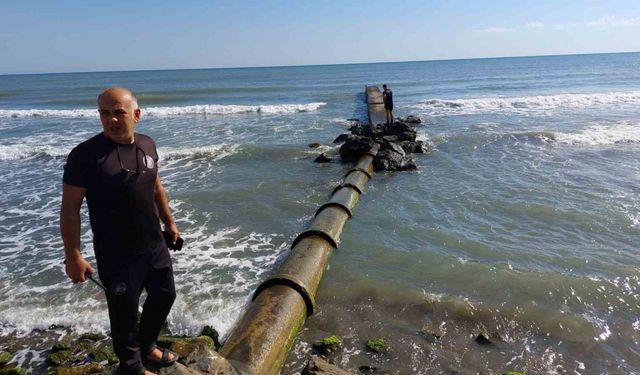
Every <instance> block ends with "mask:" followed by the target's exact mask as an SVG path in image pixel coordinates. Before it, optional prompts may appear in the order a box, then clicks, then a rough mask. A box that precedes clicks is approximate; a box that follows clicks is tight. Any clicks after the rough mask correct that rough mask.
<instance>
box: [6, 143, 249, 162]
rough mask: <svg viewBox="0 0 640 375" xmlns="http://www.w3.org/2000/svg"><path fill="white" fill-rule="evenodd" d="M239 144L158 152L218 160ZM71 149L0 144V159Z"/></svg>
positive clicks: (48, 154) (63, 153)
mask: <svg viewBox="0 0 640 375" xmlns="http://www.w3.org/2000/svg"><path fill="white" fill-rule="evenodd" d="M239 147H240V145H237V144H215V145H204V146H198V147H185V148H180V147H160V148H158V154H159V156H160V159H164V160H176V159H184V158H189V157H207V158H213V160H220V159H222V158H224V157H227V156H229V155H233V154H234V153H236V152H237V150H238V148H239ZM70 151H71V147H70V146H53V145H46V144H39V145H34V144H31V143H29V144H27V143H21V144H12V145H0V161H6V160H19V159H29V158H33V157H39V156H46V157H52V158H56V157H66V156H67V155H68V154H69V152H70Z"/></svg>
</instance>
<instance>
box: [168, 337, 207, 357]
mask: <svg viewBox="0 0 640 375" xmlns="http://www.w3.org/2000/svg"><path fill="white" fill-rule="evenodd" d="M202 346H204V347H207V348H213V339H212V338H211V337H209V336H198V337H195V338H184V339H180V340H176V341H174V342H173V343H172V344H171V346H170V349H171V350H173V351H174V352H176V353H177V354H178V355H179V356H180V358H182V359H184V360H185V361H187V359H188V358H189V355H190V354H191V353H193V352H196V351H197V349H198V348H200V347H202ZM186 363H188V362H186Z"/></svg>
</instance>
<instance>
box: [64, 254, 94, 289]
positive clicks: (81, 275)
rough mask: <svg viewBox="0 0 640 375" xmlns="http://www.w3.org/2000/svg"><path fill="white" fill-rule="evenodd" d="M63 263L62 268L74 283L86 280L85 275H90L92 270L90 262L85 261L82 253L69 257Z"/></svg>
mask: <svg viewBox="0 0 640 375" xmlns="http://www.w3.org/2000/svg"><path fill="white" fill-rule="evenodd" d="M64 263H65V269H64V270H65V272H66V273H67V276H69V278H70V279H71V281H73V283H74V284H76V283H83V282H85V281H87V278H86V276H85V275H90V274H92V273H93V272H94V270H93V267H91V263H89V262H87V260H86V259H84V257H83V256H82V255H77V256H72V257H69V258H67V259H66V260H65V262H64Z"/></svg>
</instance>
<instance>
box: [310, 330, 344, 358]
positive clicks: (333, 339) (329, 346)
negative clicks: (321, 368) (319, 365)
mask: <svg viewBox="0 0 640 375" xmlns="http://www.w3.org/2000/svg"><path fill="white" fill-rule="evenodd" d="M341 345H342V339H341V338H340V336H336V335H333V336H328V337H325V338H324V339H322V341H320V342H318V343H315V344H313V348H314V349H315V350H317V351H318V352H320V353H321V354H323V355H328V354H330V353H333V352H335V351H337V350H338V349H339V348H340V346H341Z"/></svg>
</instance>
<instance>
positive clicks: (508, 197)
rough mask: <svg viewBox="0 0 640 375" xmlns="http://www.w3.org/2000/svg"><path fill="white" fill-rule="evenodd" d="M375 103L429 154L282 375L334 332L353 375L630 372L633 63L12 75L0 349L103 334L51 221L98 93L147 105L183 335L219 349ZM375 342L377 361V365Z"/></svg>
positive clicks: (0, 144) (351, 250)
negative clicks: (173, 223)
mask: <svg viewBox="0 0 640 375" xmlns="http://www.w3.org/2000/svg"><path fill="white" fill-rule="evenodd" d="M383 83H387V84H388V85H389V86H390V88H391V89H392V90H393V92H394V99H395V103H396V108H395V111H394V113H395V115H396V116H406V115H409V114H413V115H417V116H418V117H420V118H421V119H422V124H421V125H419V126H418V127H417V132H418V137H419V139H422V140H424V141H426V142H428V143H429V144H430V145H431V146H433V148H434V151H433V152H431V153H430V154H427V155H417V156H416V163H417V165H418V170H417V171H416V172H380V173H375V174H374V177H373V179H372V180H371V181H370V182H369V184H368V185H367V186H366V189H365V192H364V194H363V195H362V197H361V199H360V202H359V204H358V206H356V208H355V210H354V217H353V219H351V220H350V221H349V222H348V223H347V224H346V226H345V228H344V231H343V233H342V238H341V242H340V245H339V248H338V250H337V251H335V252H334V254H333V257H332V259H331V263H330V268H329V270H328V271H327V273H326V274H325V278H324V280H323V282H322V284H321V288H320V292H319V297H318V304H319V311H318V312H317V313H316V314H315V315H314V316H312V317H311V318H310V319H308V321H307V324H306V326H305V327H306V328H305V329H304V330H303V332H302V333H301V335H300V336H299V338H298V339H297V341H296V343H295V345H294V348H293V349H294V350H293V352H292V354H291V355H290V357H289V359H288V361H287V365H286V366H285V369H284V371H283V373H286V374H295V373H299V372H300V370H301V368H302V366H303V365H304V360H305V359H306V358H307V355H308V354H309V353H310V352H311V351H312V349H311V345H312V344H313V342H314V341H316V340H319V339H321V338H322V337H324V336H328V335H330V334H336V335H339V336H341V337H342V339H343V347H342V349H341V350H340V352H339V353H338V354H337V356H336V357H335V358H333V360H334V361H335V362H336V363H337V364H339V365H341V366H343V367H344V368H347V369H356V368H357V367H359V366H363V365H366V366H372V367H377V368H379V369H383V370H384V369H386V370H388V371H391V372H392V373H395V372H397V373H403V374H408V373H415V374H421V373H425V374H426V373H450V372H452V371H459V372H463V373H476V372H486V373H500V372H501V371H506V370H519V371H526V372H527V373H581V374H595V373H611V374H617V373H635V372H636V371H638V370H637V369H640V344H639V341H640V271H639V269H638V267H639V266H640V257H639V254H638V251H639V250H638V248H639V246H640V189H639V183H640V166H639V164H638V161H639V160H640V54H638V53H629V54H602V55H580V56H554V57H522V58H499V59H475V60H452V61H427V62H402V63H382V64H354V65H331V66H303V67H273V68H242V69H206V70H172V71H137V72H105V73H72V74H36V75H11V76H0V207H1V210H0V335H2V337H9V336H10V335H13V336H16V335H18V336H20V335H23V336H24V335H29V334H33V332H34V330H37V329H47V328H48V327H50V326H51V325H58V326H65V327H71V328H72V329H73V330H75V331H77V332H85V331H103V332H107V331H108V318H107V312H106V304H105V299H104V295H103V294H102V292H101V290H100V289H99V288H97V287H96V286H95V285H92V284H90V283H85V284H82V285H73V284H72V283H71V282H70V281H69V279H68V278H67V277H66V276H65V274H64V269H63V265H62V260H63V251H62V242H61V240H60V236H59V219H58V215H59V209H60V195H61V178H62V167H63V165H64V163H65V158H66V155H67V154H68V152H69V151H70V150H71V149H72V148H73V147H74V146H75V145H77V144H78V143H80V142H82V141H83V140H85V139H88V138H89V137H91V136H93V135H94V134H97V133H98V132H100V130H101V126H100V123H99V118H98V114H97V110H96V108H95V107H96V97H97V95H98V94H99V93H100V92H101V91H102V90H104V89H105V88H106V87H109V86H113V85H119V86H126V87H128V88H130V89H132V90H134V91H135V92H136V93H137V95H138V98H139V102H140V105H141V108H142V120H141V121H140V123H139V124H138V127H137V131H139V132H141V133H145V134H148V135H150V136H151V137H153V138H154V139H155V140H156V142H157V144H158V147H159V154H160V164H159V165H160V175H161V177H162V179H163V182H164V184H165V188H166V189H167V191H168V193H169V196H170V200H171V208H172V209H173V212H174V216H175V218H176V220H177V222H178V226H179V227H180V230H181V231H182V235H183V237H184V239H185V243H186V244H185V248H184V250H183V251H182V252H177V253H174V254H173V259H174V270H175V279H176V287H177V293H178V297H177V300H176V303H175V305H174V307H173V310H172V312H171V314H170V316H169V321H168V326H169V329H170V331H171V332H172V333H173V334H187V335H194V334H198V333H199V331H200V329H201V328H202V327H203V326H204V325H211V326H213V327H215V328H216V329H218V330H219V331H220V333H221V334H222V336H223V337H224V335H226V334H228V333H229V331H230V329H231V328H232V327H233V325H234V322H235V321H236V320H237V319H238V318H239V316H240V315H241V314H242V311H243V310H244V308H245V306H246V304H247V303H248V302H249V300H250V297H251V294H252V292H253V291H254V289H255V288H256V286H257V285H258V284H259V283H260V282H261V280H263V279H265V278H266V277H267V276H268V275H269V273H270V272H271V271H272V270H273V268H274V266H275V265H277V263H278V262H279V261H281V260H282V259H283V258H284V257H285V256H286V254H287V252H288V251H289V250H288V249H289V246H290V244H291V241H292V239H293V238H295V236H296V235H297V234H298V233H299V232H301V231H302V230H304V229H305V228H306V226H307V225H308V224H309V222H310V220H311V219H312V216H313V214H314V212H315V210H316V209H317V208H318V206H319V205H321V204H322V203H324V202H326V201H327V199H328V196H329V194H330V192H331V191H332V190H333V188H334V187H335V186H337V185H338V184H339V183H340V181H341V178H342V176H343V175H344V173H345V172H346V171H347V170H348V169H349V168H350V167H351V166H350V165H349V164H342V163H340V162H339V161H337V160H336V161H334V162H332V163H330V164H316V163H313V159H314V158H315V157H316V156H317V155H318V154H319V153H320V152H330V153H335V152H336V151H337V147H338V146H337V145H334V144H332V141H333V139H334V138H335V137H336V136H337V135H339V134H340V133H344V132H346V131H347V129H348V127H349V125H350V122H349V121H347V119H349V118H358V119H361V120H366V105H365V103H364V87H365V85H369V84H377V85H382V84H383ZM312 142H319V143H321V144H322V146H321V147H320V148H319V149H310V148H309V147H308V146H307V145H308V144H309V143H312ZM82 217H83V225H82V242H83V248H84V253H85V255H86V257H87V258H88V259H89V260H90V261H91V262H92V263H93V264H94V265H95V259H94V256H93V251H92V245H91V230H90V228H89V226H88V217H87V214H86V206H85V207H84V208H83V210H82ZM98 271H99V270H98ZM479 334H482V335H484V336H485V337H487V338H488V339H489V340H491V341H492V344H491V345H486V346H483V345H480V344H478V343H477V342H475V340H474V339H475V338H476V337H477V336H478V335H479ZM375 337H384V338H385V340H386V342H387V344H388V350H387V352H386V353H383V354H372V353H368V352H367V351H366V350H365V349H364V346H365V344H366V340H367V339H370V338H375ZM0 342H1V340H0ZM20 353H21V355H20V356H18V357H19V358H18V359H17V360H18V361H19V362H20V364H21V365H22V366H24V367H28V366H35V365H34V362H37V361H38V360H41V359H39V357H38V355H39V354H40V353H39V352H33V353H31V354H29V355H27V354H28V353H29V349H28V348H25V349H24V350H23V351H21V352H20ZM34 354H35V355H36V356H35V357H34Z"/></svg>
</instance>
